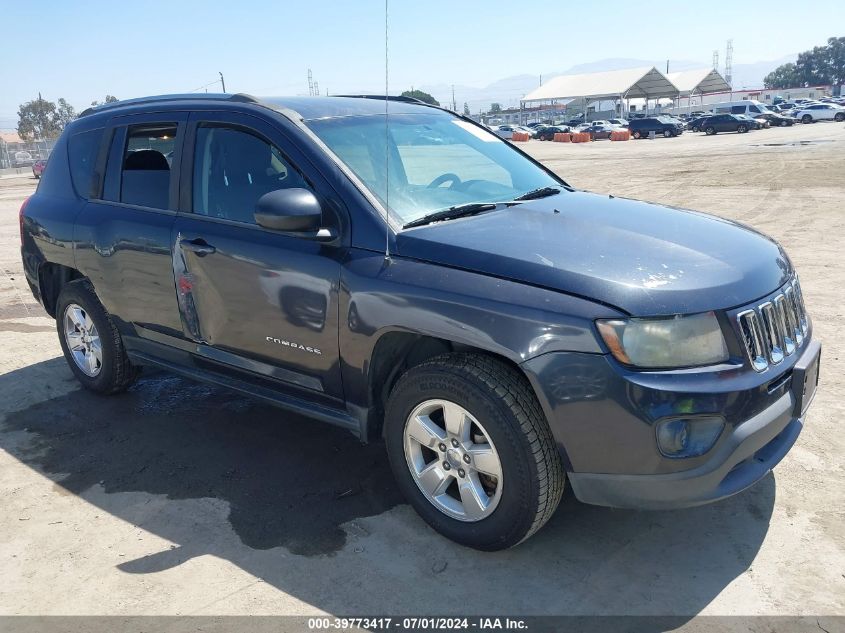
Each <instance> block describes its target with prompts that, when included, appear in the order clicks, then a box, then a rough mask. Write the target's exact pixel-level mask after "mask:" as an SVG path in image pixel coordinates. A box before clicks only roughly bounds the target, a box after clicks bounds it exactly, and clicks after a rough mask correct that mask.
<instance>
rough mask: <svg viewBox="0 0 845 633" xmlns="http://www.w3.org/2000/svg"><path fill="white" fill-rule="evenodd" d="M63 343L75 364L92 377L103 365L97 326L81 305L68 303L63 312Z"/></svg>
mask: <svg viewBox="0 0 845 633" xmlns="http://www.w3.org/2000/svg"><path fill="white" fill-rule="evenodd" d="M63 322H64V333H65V343H66V344H67V348H68V351H70V355H71V357H72V358H73V361H74V362H75V363H76V366H77V367H79V369H80V370H82V372H83V373H84V374H85V375H86V376H90V377H91V378H94V377H95V376H97V375H98V374H99V373H100V370H101V369H102V367H103V346H102V343H101V341H100V333H99V332H98V331H97V326H96V325H94V322H93V321H92V320H91V317H90V315H89V314H88V313H87V312H86V311H85V309H84V308H82V307H81V306H79V305H77V304H75V303H70V304H68V306H67V308H65V313H64V318H63Z"/></svg>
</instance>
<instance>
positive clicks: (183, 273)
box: [20, 95, 820, 550]
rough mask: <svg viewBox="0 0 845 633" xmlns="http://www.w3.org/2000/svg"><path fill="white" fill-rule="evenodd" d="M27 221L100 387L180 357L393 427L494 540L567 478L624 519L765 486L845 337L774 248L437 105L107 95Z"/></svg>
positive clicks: (372, 427)
mask: <svg viewBox="0 0 845 633" xmlns="http://www.w3.org/2000/svg"><path fill="white" fill-rule="evenodd" d="M386 105H387V107H388V109H389V112H390V116H389V117H387V118H386V115H385V106H386ZM635 123H636V122H635ZM644 124H645V125H646V126H649V125H652V126H654V125H657V124H660V125H664V124H663V123H662V122H661V121H660V120H659V119H651V120H644ZM635 129H637V131H638V133H640V134H641V133H642V128H639V127H636V128H635ZM664 129H667V131H670V132H673V133H674V132H677V133H680V131H679V130H677V128H664ZM388 163H389V174H390V177H389V178H388V177H387V173H388V172H387V165H388ZM388 201H389V202H388ZM20 227H21V253H22V257H23V264H24V270H25V274H26V279H27V281H28V283H29V286H30V288H31V289H32V292H33V294H34V295H35V297H36V298H37V299H38V300H39V301H40V302H41V304H42V305H43V306H44V309H45V310H46V311H47V312H48V313H49V314H50V315H51V316H53V317H54V318H55V319H56V327H57V332H58V337H59V341H60V343H61V346H62V350H63V352H64V355H65V357H66V359H67V362H68V365H69V366H70V368H71V370H72V371H73V373H74V374H75V375H76V377H77V378H78V380H79V381H80V382H81V383H82V385H83V386H84V387H86V388H88V389H90V390H92V391H95V392H98V393H102V394H114V393H117V392H120V391H122V390H125V389H126V388H127V387H128V386H129V385H130V384H131V383H132V382H133V380H135V378H136V377H137V376H138V372H139V370H140V368H141V367H142V366H144V365H151V366H155V367H159V368H164V369H166V370H169V371H172V372H175V373H177V374H181V375H183V376H185V377H187V378H189V379H192V380H202V381H207V382H209V383H212V384H215V385H221V386H225V387H228V388H231V389H235V390H237V391H239V392H241V393H244V394H248V395H251V396H253V397H256V398H260V399H262V400H264V401H266V402H269V403H272V404H275V405H277V406H279V407H281V408H283V409H287V410H289V411H294V412H298V413H303V414H307V415H309V416H311V417H313V418H316V419H319V420H322V421H324V422H328V423H330V424H334V425H337V426H339V427H341V428H344V429H347V430H348V431H350V432H352V433H354V434H356V435H357V436H358V437H359V438H360V439H361V440H362V441H371V440H376V439H379V438H383V440H384V442H385V444H386V453H387V458H388V459H389V461H390V465H391V468H392V470H393V474H394V475H395V477H396V480H397V482H398V485H399V487H400V489H401V490H402V492H403V493H404V494H405V496H406V497H407V499H408V501H409V502H410V503H411V504H412V505H413V507H414V508H415V509H416V510H417V512H419V514H420V515H421V516H422V517H423V518H424V519H425V520H426V521H427V522H428V523H429V524H430V525H432V526H433V527H434V528H435V529H437V530H438V531H440V532H441V533H442V534H444V535H446V536H447V537H449V538H451V539H454V540H455V541H457V542H459V543H463V544H465V545H468V546H472V547H476V548H480V549H486V550H494V549H501V548H505V547H509V546H512V545H515V544H517V543H519V542H521V541H523V540H524V539H526V538H528V537H529V536H530V535H531V534H533V533H534V532H536V531H537V530H538V529H539V528H540V527H542V526H543V524H544V523H546V521H547V520H548V519H549V518H550V517H551V516H552V514H553V512H554V511H555V508H556V507H557V505H558V502H559V501H560V498H561V493H562V491H563V485H564V482H565V480H566V479H567V478H568V479H569V480H570V482H571V485H572V488H573V491H574V494H575V496H576V497H577V498H578V499H580V500H582V501H584V502H587V503H595V504H602V505H608V506H617V507H630V508H670V507H679V506H686V505H696V504H701V503H707V502H710V501H715V500H718V499H721V498H724V497H727V496H729V495H732V494H735V493H737V492H739V491H741V490H743V489H745V488H747V487H748V486H750V485H752V484H753V483H755V482H756V481H758V480H759V479H761V478H762V477H763V476H765V475H766V473H768V472H769V471H770V470H771V469H772V468H773V467H774V466H775V464H777V463H778V462H779V461H780V460H781V459H782V458H783V456H784V455H785V454H786V453H787V451H788V450H789V449H790V447H791V446H792V445H793V443H794V442H795V439H796V438H797V437H798V434H799V432H800V431H801V428H802V425H803V419H804V414H805V412H806V410H807V407H808V406H809V404H810V401H811V400H812V398H813V395H814V393H815V386H816V377H817V375H818V367H819V353H820V345H819V343H818V341H817V340H815V339H814V338H813V331H812V326H811V322H810V319H809V317H808V316H807V314H806V312H805V310H804V303H803V300H802V297H801V288H800V286H799V284H798V279H797V276H796V272H795V270H794V268H793V266H792V263H791V262H790V260H789V258H788V257H787V255H786V253H784V251H783V250H782V249H781V248H780V246H779V245H778V244H777V243H775V242H774V241H773V240H771V239H769V238H767V237H765V236H763V235H761V234H759V233H757V232H756V231H754V230H752V229H750V228H748V227H744V226H741V225H738V224H734V223H732V222H729V221H726V220H722V219H718V218H713V217H710V216H707V215H705V214H703V213H694V212H686V211H682V210H678V209H673V208H668V207H663V206H657V205H652V204H646V203H643V202H637V201H634V200H627V199H624V198H614V197H613V196H606V195H597V194H591V193H587V192H583V191H576V190H574V189H573V188H572V187H570V186H568V185H567V184H566V182H565V181H563V180H562V179H561V178H559V177H558V176H556V175H555V174H554V173H553V172H551V171H549V170H548V169H546V168H545V167H544V166H543V165H541V164H539V163H537V162H535V161H534V160H533V159H531V158H530V157H528V156H527V155H526V154H524V153H522V152H521V151H519V150H518V149H516V148H515V147H513V146H512V145H511V144H510V143H508V142H506V141H503V140H502V139H500V138H498V137H497V136H496V135H494V134H492V133H491V132H489V131H488V130H487V129H485V128H484V127H482V126H480V125H478V124H477V123H475V122H473V121H472V120H471V119H469V118H465V117H462V116H460V115H456V114H454V113H451V112H448V111H446V110H444V109H441V108H438V107H434V106H429V105H426V104H422V103H419V102H415V101H413V100H407V99H393V98H391V100H390V101H389V103H387V104H385V100H384V98H383V97H382V98H380V99H375V98H363V97H359V98H353V97H291V98H268V99H262V100H259V99H255V98H253V97H249V96H246V95H182V96H167V97H151V98H147V99H139V100H134V101H127V102H118V103H114V104H109V105H105V106H100V107H98V108H95V109H92V110H88V111H86V112H83V113H82V115H81V116H80V117H79V118H78V119H77V120H76V121H74V122H72V123H70V124H69V125H68V126H67V127H66V128H65V131H64V133H63V134H62V136H61V138H60V139H59V141H58V142H57V144H56V146H55V149H54V150H53V153H52V156H51V158H50V168H49V169H47V170H46V171H45V172H44V175H43V177H42V179H41V181H40V183H39V185H38V189H37V191H36V193H35V194H34V195H33V196H31V197H30V198H29V199H28V200H27V201H26V202H25V203H24V206H23V207H22V208H21V213H20ZM150 397H154V396H153V394H151V395H150ZM173 423H174V424H179V423H180V421H179V420H174V421H173ZM174 450H177V449H176V448H175V447H174ZM302 450H304V451H305V450H307V447H306V446H303V447H302ZM314 467H315V468H320V467H321V466H320V465H319V464H315V466H314ZM261 484H262V485H271V486H272V485H279V482H261ZM282 485H284V483H283V484H282ZM608 520H614V519H613V518H612V517H610V516H608ZM664 520H668V519H664Z"/></svg>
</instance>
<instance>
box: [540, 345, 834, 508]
mask: <svg viewBox="0 0 845 633" xmlns="http://www.w3.org/2000/svg"><path fill="white" fill-rule="evenodd" d="M820 349H821V346H820V344H819V343H818V341H815V340H810V341H808V342H807V343H806V344H805V345H804V346H803V349H802V352H801V354H800V356H799V357H798V358H797V359H795V361H794V362H793V364H792V366H791V367H789V368H784V371H783V372H782V373H781V374H780V375H777V376H774V377H772V376H759V375H758V377H757V382H756V383H754V382H753V381H754V378H755V376H754V374H753V373H752V374H748V373H747V372H742V371H738V370H736V371H731V370H728V369H726V370H725V371H724V372H715V374H714V373H713V372H710V373H709V375H708V374H707V373H704V372H694V371H693V372H689V371H688V372H669V373H668V374H662V375H656V374H645V373H643V374H639V375H636V374H633V375H632V374H624V373H623V374H622V375H620V373H619V371H618V368H616V367H613V361H612V360H610V359H609V358H608V357H604V356H598V355H593V357H592V358H586V357H587V356H588V355H578V356H580V358H579V359H578V361H577V362H575V363H574V365H573V361H574V357H573V356H572V355H561V356H559V357H558V358H557V359H553V358H551V356H554V355H552V354H549V355H546V356H547V357H548V358H544V357H542V356H541V357H538V358H537V359H533V360H531V361H528V362H527V363H525V364H524V365H523V367H524V368H525V369H526V373H527V375H528V377H529V379H530V380H531V381H532V383H534V386H535V388H536V389H537V391H538V393H539V394H540V399H541V404H542V405H543V407H544V409H546V414H547V417H548V419H549V420H550V422H551V427H552V432H553V434H554V436H555V439H556V440H557V443H558V447H559V448H560V450H561V453H562V455H563V459H564V462H565V464H566V470H567V474H568V476H569V480H570V482H571V484H572V489H573V492H574V493H575V496H576V497H577V498H578V499H579V500H580V501H582V502H584V503H590V504H596V505H604V506H612V507H620V508H637V509H664V508H678V507H686V506H695V505H700V504H704V503H709V502H712V501H717V500H719V499H723V498H725V497H729V496H731V495H734V494H736V493H738V492H741V491H742V490H745V489H746V488H748V487H749V486H752V485H753V484H754V483H756V482H757V481H759V480H760V479H762V478H763V477H764V476H765V475H766V474H767V473H768V472H769V471H771V470H772V468H774V467H775V465H777V464H778V462H780V461H781V459H783V457H784V456H785V455H786V453H787V452H788V451H789V449H790V448H791V447H792V445H793V444H794V443H795V440H796V439H797V438H798V435H799V434H800V432H801V429H802V428H803V415H804V412H805V411H806V407H807V406H808V405H809V401H807V398H805V397H804V396H803V383H804V376H805V373H806V372H807V370H808V367H810V366H811V365H812V364H813V363H814V362H815V361H816V359H817V358H818V356H819V353H820ZM573 366H574V367H577V369H576V370H575V371H574V372H573V371H571V368H572V367H573ZM566 368H570V369H566ZM584 371H587V372H588V373H589V375H590V376H591V378H590V380H589V384H588V386H587V388H584V389H582V391H581V392H574V391H572V390H568V391H567V390H565V389H562V388H561V386H560V382H556V381H555V379H556V378H558V377H561V376H563V377H566V378H569V379H570V380H572V379H577V378H576V376H577V375H578V374H579V373H582V372H584ZM811 373H812V372H811ZM813 377H815V374H813ZM761 380H762V383H761V384H760V381H761ZM590 385H592V387H590ZM729 389H732V390H729ZM813 393H814V391H813ZM708 413H709V414H713V413H718V414H720V415H723V416H724V417H725V419H726V422H727V424H726V428H725V430H724V431H723V432H722V435H721V436H720V438H719V440H718V441H717V442H716V444H715V446H714V447H713V448H712V449H711V450H710V451H709V452H708V453H706V454H704V455H702V456H700V457H696V458H688V459H671V458H666V457H664V456H663V455H661V454H660V452H659V450H658V449H657V445H656V440H655V434H654V424H655V423H656V422H657V421H658V420H659V419H662V418H663V417H666V416H672V415H679V414H682V415H696V414H708Z"/></svg>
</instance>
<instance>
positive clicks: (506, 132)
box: [490, 125, 519, 140]
mask: <svg viewBox="0 0 845 633" xmlns="http://www.w3.org/2000/svg"><path fill="white" fill-rule="evenodd" d="M490 131H491V132H493V134H495V135H496V136H498V137H499V138H503V139H506V140H511V139H512V138H513V133H514V132H518V131H519V130H517V129H516V126H514V125H497V126H495V127H493V128H490Z"/></svg>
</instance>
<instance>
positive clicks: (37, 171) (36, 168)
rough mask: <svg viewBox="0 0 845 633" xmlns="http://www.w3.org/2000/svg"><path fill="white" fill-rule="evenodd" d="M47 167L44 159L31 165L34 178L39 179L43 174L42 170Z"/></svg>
mask: <svg viewBox="0 0 845 633" xmlns="http://www.w3.org/2000/svg"><path fill="white" fill-rule="evenodd" d="M46 167H47V161H46V160H44V159H39V160H37V161H35V162H34V163H33V164H32V175H33V176H35V177H36V178H41V174H43V173H44V169H45V168H46Z"/></svg>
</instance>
